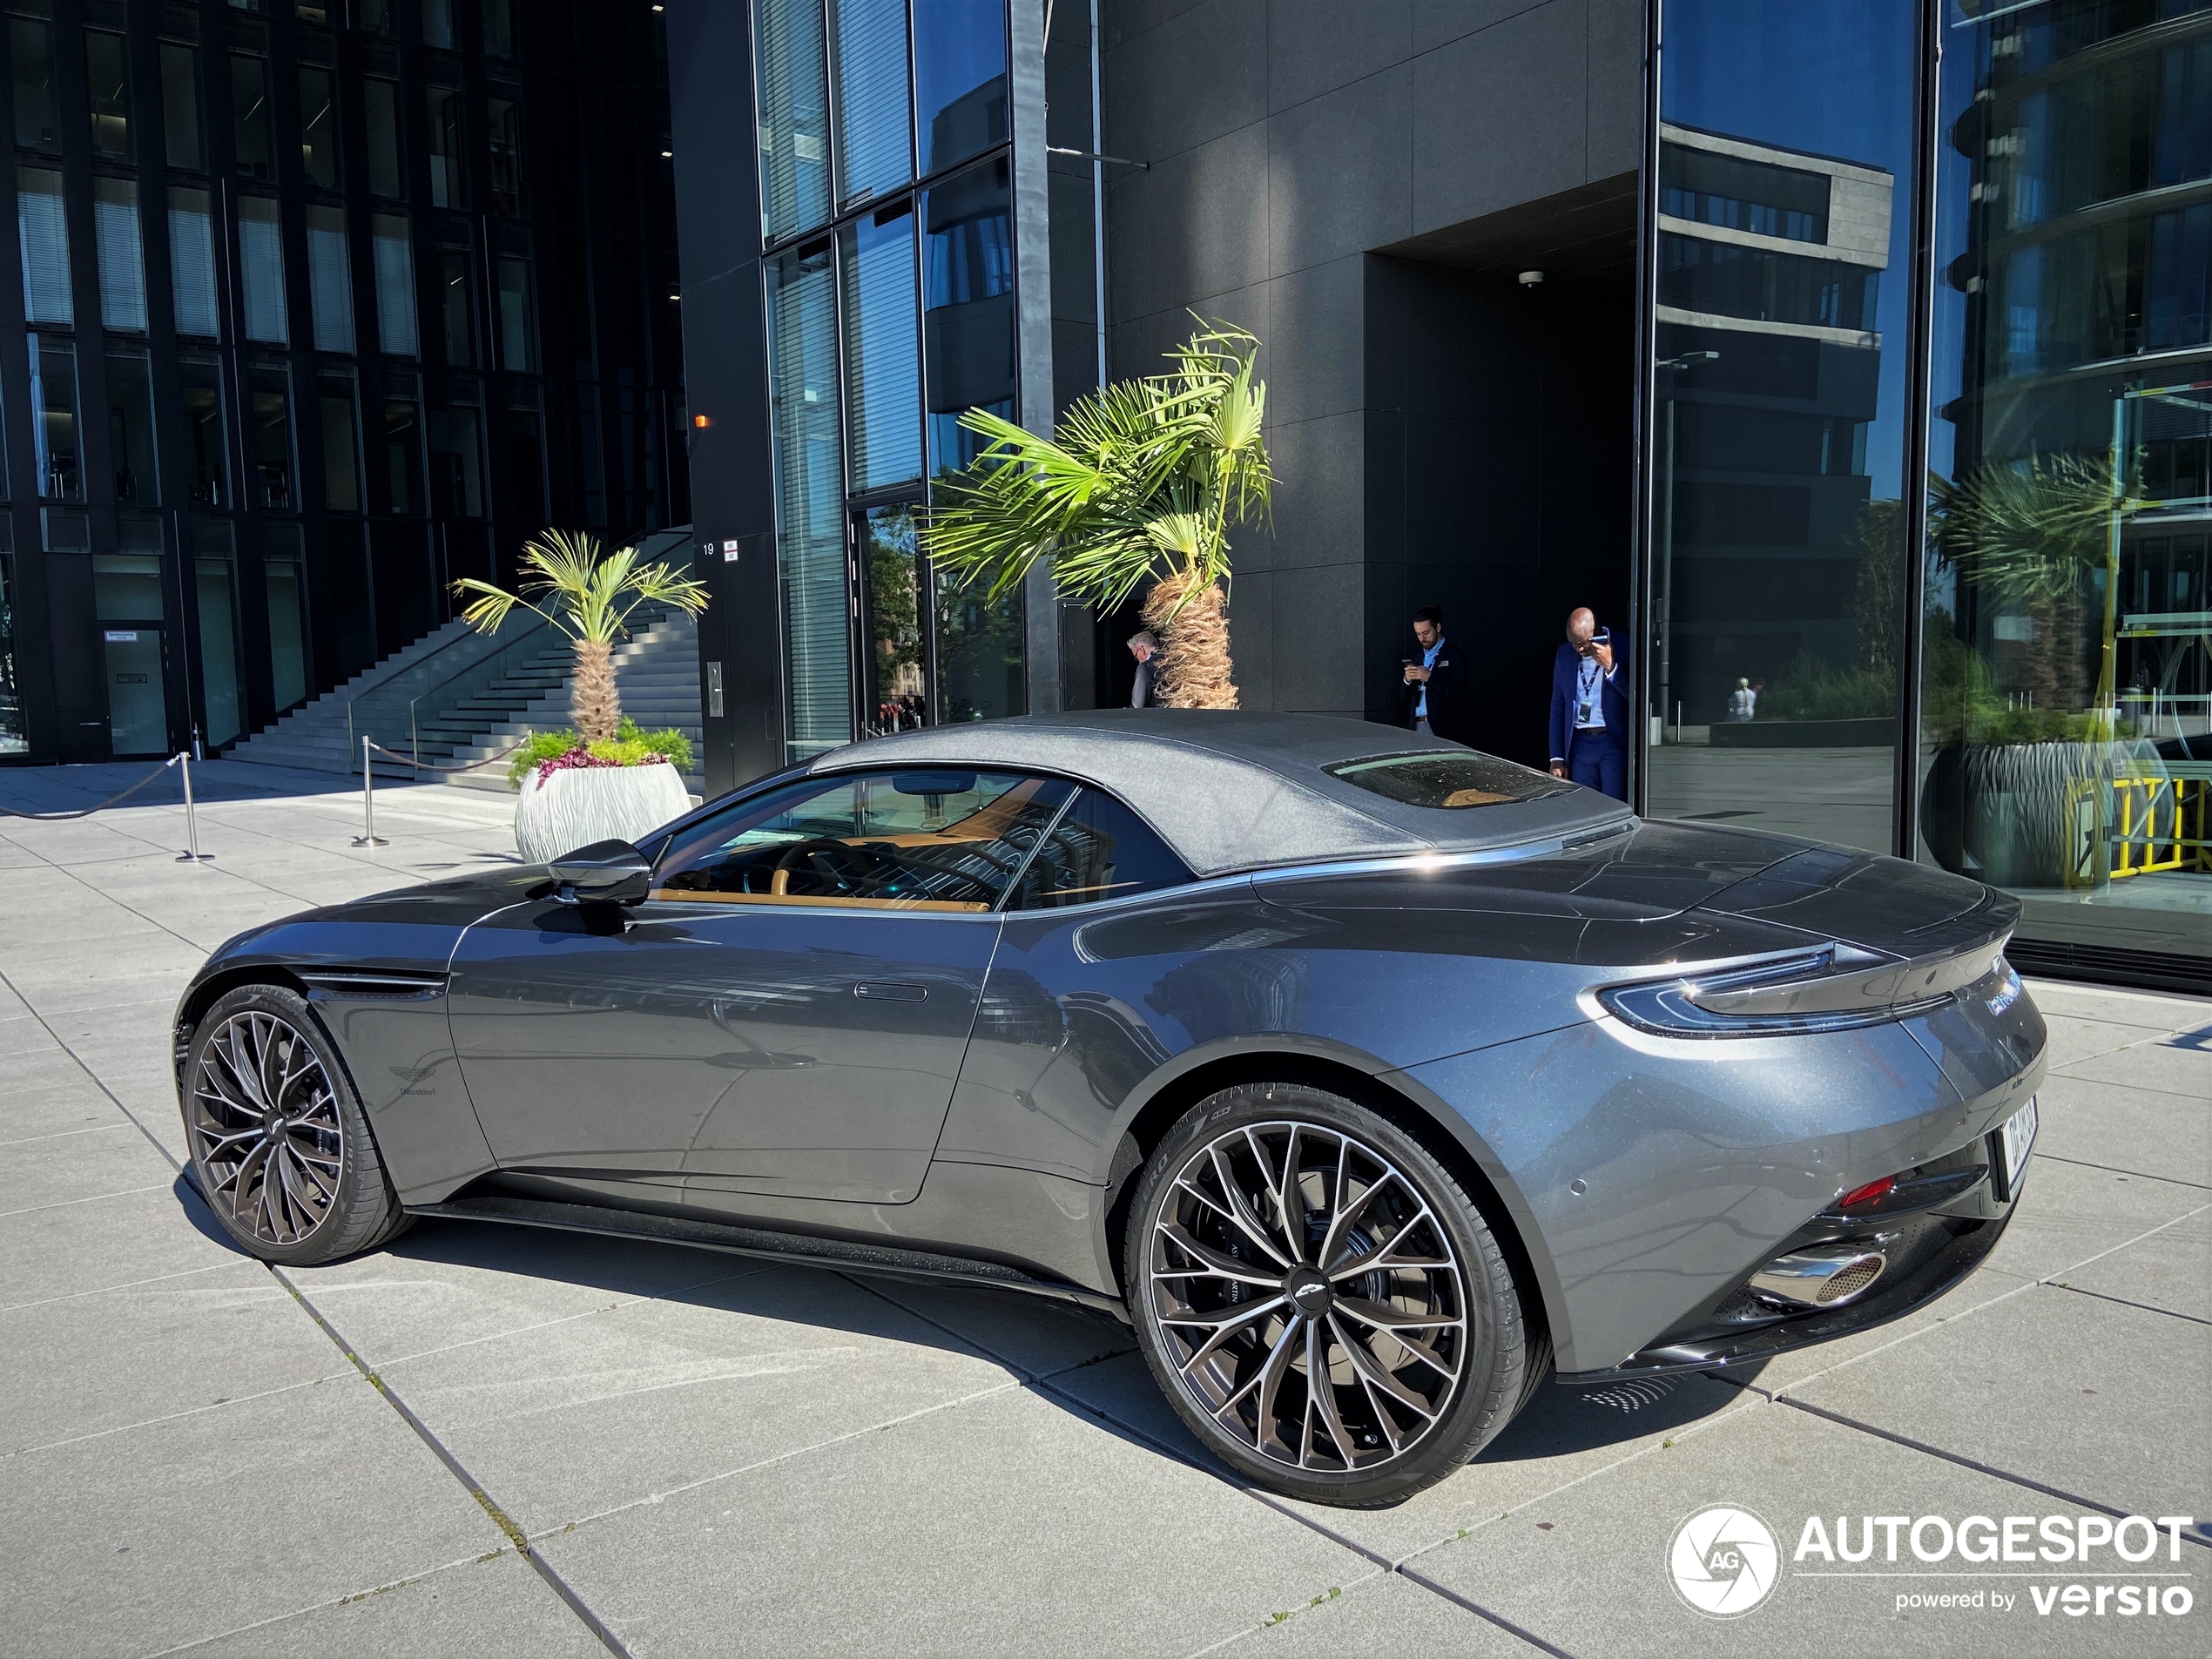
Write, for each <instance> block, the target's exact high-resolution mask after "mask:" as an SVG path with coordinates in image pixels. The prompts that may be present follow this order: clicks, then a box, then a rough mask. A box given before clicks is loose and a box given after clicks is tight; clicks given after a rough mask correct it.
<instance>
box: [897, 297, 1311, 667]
mask: <svg viewBox="0 0 2212 1659" xmlns="http://www.w3.org/2000/svg"><path fill="white" fill-rule="evenodd" d="M1198 322H1199V327H1198V330H1197V333H1195V334H1192V335H1191V336H1190V339H1188V340H1187V341H1184V343H1183V344H1182V345H1180V346H1178V347H1176V349H1175V350H1173V351H1171V352H1169V353H1168V354H1166V355H1167V357H1168V359H1169V361H1170V362H1172V363H1173V364H1174V365H1175V367H1174V368H1172V369H1171V370H1170V371H1169V372H1168V373H1166V374H1148V375H1145V376H1143V377H1142V378H1140V379H1136V380H1130V381H1116V383H1114V384H1113V385H1110V386H1108V387H1104V388H1101V389H1100V390H1099V391H1098V392H1096V393H1095V394H1091V395H1086V396H1083V397H1081V398H1078V399H1076V401H1075V402H1074V403H1073V404H1071V405H1069V408H1068V412H1067V413H1066V414H1065V415H1062V417H1061V420H1060V423H1059V425H1058V427H1057V428H1055V431H1054V433H1053V435H1052V436H1051V437H1049V438H1043V437H1040V436H1038V435H1036V434H1035V433H1033V432H1026V431H1024V430H1022V428H1020V427H1018V426H1016V425H1015V424H1014V423H1013V422H1012V421H1008V420H1006V419H1004V418H1002V417H1001V416H999V415H993V414H990V413H989V412H988V411H987V410H983V409H970V410H968V413H967V414H965V415H961V417H960V423H961V425H962V426H963V427H965V428H968V430H969V431H971V432H974V433H976V434H977V435H980V436H982V437H985V438H988V440H990V443H989V447H988V448H986V449H985V450H984V451H983V452H982V454H981V455H978V456H977V457H976V458H975V459H974V462H971V463H970V464H969V465H968V469H966V470H965V471H963V472H961V474H959V475H957V476H955V477H954V478H952V479H950V480H948V481H947V482H946V483H945V484H943V485H942V486H941V487H940V489H939V493H938V505H937V506H936V507H934V509H932V510H931V511H930V514H929V516H928V523H927V527H926V528H925V529H924V531H923V545H924V546H925V547H926V548H927V550H928V551H929V554H930V556H931V558H932V560H933V561H934V563H935V565H936V568H937V569H939V570H944V571H947V572H949V573H950V574H952V575H953V576H954V577H957V578H958V579H959V580H960V581H961V584H962V585H963V586H966V585H968V584H970V583H976V582H988V583H989V593H990V597H992V598H993V599H997V598H999V597H1002V596H1003V595H1005V594H1007V593H1009V592H1011V591H1013V590H1015V589H1016V588H1018V587H1020V585H1021V584H1022V580H1023V578H1024V577H1027V576H1028V573H1029V570H1030V568H1031V567H1032V566H1033V565H1035V563H1036V562H1037V561H1038V560H1039V559H1049V561H1050V566H1049V568H1050V570H1051V571H1052V576H1053V581H1054V583H1055V587H1056V588H1057V589H1058V590H1059V593H1060V596H1061V597H1062V598H1066V599H1072V600H1075V601H1077V602H1079V603H1082V604H1092V605H1096V607H1097V608H1098V609H1099V610H1114V609H1116V608H1117V607H1118V606H1120V605H1121V604H1123V603H1124V602H1126V601H1127V600H1128V598H1129V597H1130V595H1131V594H1133V593H1135V592H1136V590H1137V589H1138V588H1139V587H1141V586H1143V585H1144V584H1145V583H1150V590H1149V591H1148V592H1147V594H1146V596H1145V600H1144V622H1145V625H1146V626H1147V627H1149V628H1150V629H1151V630H1152V631H1154V632H1156V633H1157V634H1158V635H1159V637H1160V641H1161V645H1162V653H1161V673H1160V678H1159V680H1158V682H1157V694H1158V696H1159V699H1160V701H1161V702H1162V703H1163V704H1165V705H1168V706H1170V707H1171V708H1186V709H1233V708H1235V707H1236V706H1237V683H1236V678H1235V669H1234V665H1233V664H1231V660H1230V656H1229V624H1228V618H1227V617H1226V615H1225V614H1224V610H1225V607H1226V605H1227V603H1228V594H1227V591H1226V583H1227V582H1228V578H1229V574H1230V570H1229V532H1230V530H1231V529H1233V528H1235V527H1238V526H1240V525H1244V524H1249V523H1257V522H1258V521H1260V520H1262V519H1264V517H1265V516H1266V513H1267V509H1268V502H1269V496H1270V493H1271V489H1272V487H1273V483H1274V476H1273V475H1272V474H1271V472H1270V471H1269V469H1268V464H1267V450H1266V448H1265V446H1264V444H1263V443H1262V442H1261V441H1260V429H1259V428H1260V418H1261V416H1262V415H1263V414H1264V411H1265V409H1266V407H1267V385H1266V382H1265V381H1258V380H1255V379H1254V378H1253V375H1252V362H1253V358H1254V356H1255V355H1256V354H1257V353H1258V350H1259V341H1258V339H1257V338H1255V337H1254V336H1253V335H1251V334H1247V333H1245V332H1244V330H1243V329H1241V328H1234V327H1228V326H1227V325H1224V324H1218V323H1214V324H1209V323H1207V322H1206V321H1205V320H1204V318H1199V319H1198Z"/></svg>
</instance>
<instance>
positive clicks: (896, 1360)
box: [334, 1267, 1011, 1533]
mask: <svg viewBox="0 0 2212 1659" xmlns="http://www.w3.org/2000/svg"><path fill="white" fill-rule="evenodd" d="M334 1323H338V1325H339V1329H340V1330H341V1331H342V1330H344V1328H345V1326H344V1325H343V1324H342V1322H338V1321H335V1320H334ZM383 1369H384V1375H385V1376H386V1378H387V1379H388V1380H389V1381H390V1383H391V1384H392V1386H394V1387H395V1388H396V1389H398V1390H399V1391H400V1393H401V1395H402V1396H403V1397H404V1398H405V1399H406V1400H407V1402H408V1405H409V1406H411V1407H412V1408H413V1409H414V1410H415V1412H416V1413H418V1414H419V1415H420V1416H421V1419H422V1420H423V1421H424V1422H426V1423H427V1424H428V1425H429V1426H430V1427H431V1428H432V1430H433V1431H435V1433H437V1434H438V1435H439V1436H440V1438H441V1439H442V1440H444V1441H445V1442H446V1444H447V1445H448V1446H450V1447H453V1449H454V1450H455V1453H457V1454H458V1455H459V1456H460V1458H461V1460H462V1462H464V1463H466V1464H467V1465H468V1466H469V1467H470V1468H471V1469H473V1470H474V1471H475V1473H476V1474H477V1476H478V1478H480V1479H481V1480H483V1481H484V1482H485V1483H486V1485H487V1486H488V1487H489V1488H491V1489H492V1490H495V1491H496V1492H497V1493H498V1494H500V1501H501V1502H502V1504H503V1505H505V1506H506V1507H507V1509H508V1511H509V1514H513V1515H514V1516H515V1517H516V1520H517V1521H521V1522H522V1524H523V1526H524V1527H526V1528H528V1529H529V1530H530V1531H531V1532H533V1533H535V1532H536V1531H539V1530H541V1529H543V1528H544V1527H558V1526H561V1525H563V1524H564V1523H566V1522H568V1521H575V1520H578V1519H581V1518H583V1517H584V1516H588V1515H592V1514H599V1513H602V1512H604V1511H605V1510H609V1509H612V1508H616V1507H620V1506H622V1505H624V1504H630V1503H637V1502H640V1501H648V1500H651V1499H652V1498H653V1497H654V1496H655V1495H656V1494H661V1493H665V1492H668V1491H671V1490H673V1489H676V1488H678V1487H684V1486H685V1485H688V1484H690V1483H692V1482H694V1481H697V1480H703V1479H708V1478H711V1477H715V1476H718V1475H721V1474H726V1473H727V1472H729V1471H732V1470H735V1469H739V1468H744V1467H749V1466H751V1465H753V1464H757V1463H759V1462H761V1461H762V1460H765V1459H770V1458H775V1457H781V1456H785V1455H787V1454H789V1453H793V1452H798V1451H801V1450H804V1449H806V1447H813V1446H819V1445H822V1444H825V1443H826V1442H829V1441H832V1440H837V1439H839V1438H840V1437H842V1436H847V1435H852V1434H856V1433H863V1432H865V1431H867V1430H870V1429H873V1428H874V1427H877V1426H880V1425H882V1424H885V1423H889V1422H894V1421H896V1420H899V1419H900V1418H904V1417H907V1416H910V1415H912V1414H913V1413H915V1412H919V1411H926V1410H929V1409H931V1408H934V1407H938V1406H944V1405H947V1404H949V1403H950V1402H952V1401H954V1400H957V1399H965V1398H968V1397H969V1396H972V1395H974V1394H977V1393H983V1392H986V1391H988V1390H990V1389H994V1388H999V1387H1003V1386H1008V1383H1009V1381H1010V1380H1011V1379H1010V1377H1009V1374H1008V1372H1007V1370H1006V1368H1005V1367H1004V1366H1001V1365H999V1364H997V1363H996V1362H995V1361H993V1360H991V1359H988V1358H986V1357H985V1356H984V1355H982V1354H981V1353H979V1352H976V1351H975V1350H974V1348H972V1347H970V1346H969V1345H967V1344H966V1343H965V1342H962V1341H960V1340H959V1339H955V1338H954V1337H951V1336H949V1335H948V1334H947V1333H946V1332H943V1331H941V1330H940V1329H939V1328H938V1327H936V1326H934V1325H930V1324H927V1322H925V1321H924V1320H921V1319H920V1318H915V1317H914V1315H913V1314H911V1313H908V1312H906V1311H905V1310H904V1309H902V1308H900V1307H897V1306H895V1305H893V1304H891V1303H888V1302H887V1301H885V1300H884V1299H883V1298H880V1297H876V1296H872V1295H870V1294H868V1293H867V1291H862V1290H860V1289H859V1288H858V1287H857V1286H855V1285H852V1284H851V1283H849V1282H847V1281H846V1279H844V1278H840V1277H839V1276H838V1275H836V1274H834V1273H830V1272H826V1271H815V1270H812V1269H804V1268H781V1267H777V1268H770V1269H768V1270H766V1271H761V1272H757V1273H750V1274H747V1275H745V1277H743V1278H736V1279H732V1280H728V1281H725V1282H724V1283H720V1284H715V1285H705V1286H702V1287H700V1288H698V1289H696V1290H692V1291H685V1292H682V1293H680V1294H671V1295H668V1296H664V1297H662V1298H657V1299H653V1300H650V1301H633V1302H628V1303H624V1304H623V1305H619V1306H617V1307H614V1308H610V1309H609V1310H608V1311H606V1312H603V1313H599V1314H596V1315H593V1316H592V1317H590V1318H580V1319H570V1320H567V1321H564V1322H563V1323H561V1324H558V1325H542V1326H539V1327H536V1328H535V1329H529V1330H523V1331H519V1332H516V1333H514V1334H513V1335H510V1336H506V1337H501V1338H496V1339H492V1340H489V1341H485V1342H475V1343H471V1344H469V1345H467V1346H465V1347H460V1348H454V1349H449V1350H447V1351H445V1352H433V1353H430V1354H428V1355H427V1356H426V1357H425V1358H423V1359H417V1360H405V1361H395V1362H394V1363H393V1364H391V1365H390V1366H387V1367H384V1368H383ZM554 1446H557V1447H560V1455H559V1456H558V1457H548V1456H547V1455H546V1450H547V1448H548V1447H554Z"/></svg>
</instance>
